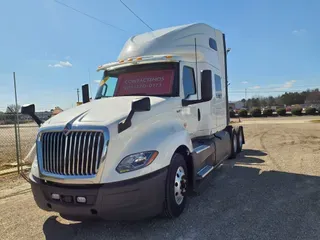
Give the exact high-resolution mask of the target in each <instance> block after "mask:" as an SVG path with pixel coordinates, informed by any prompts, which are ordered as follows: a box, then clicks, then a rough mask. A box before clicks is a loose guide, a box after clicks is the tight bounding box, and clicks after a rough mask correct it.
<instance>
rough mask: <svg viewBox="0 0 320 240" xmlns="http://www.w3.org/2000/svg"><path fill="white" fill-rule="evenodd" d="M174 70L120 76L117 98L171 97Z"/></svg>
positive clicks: (116, 91) (116, 92)
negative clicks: (125, 96) (135, 96)
mask: <svg viewBox="0 0 320 240" xmlns="http://www.w3.org/2000/svg"><path fill="white" fill-rule="evenodd" d="M173 78H174V70H156V71H143V72H135V73H125V74H121V75H119V76H118V83H117V86H116V90H115V94H114V95H115V96H124V95H138V94H141V95H169V94H171V92H172V83H173Z"/></svg>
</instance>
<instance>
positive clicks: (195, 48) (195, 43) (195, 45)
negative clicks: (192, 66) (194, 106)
mask: <svg viewBox="0 0 320 240" xmlns="http://www.w3.org/2000/svg"><path fill="white" fill-rule="evenodd" d="M194 55H195V59H196V81H197V99H199V82H198V57H197V38H195V39H194Z"/></svg>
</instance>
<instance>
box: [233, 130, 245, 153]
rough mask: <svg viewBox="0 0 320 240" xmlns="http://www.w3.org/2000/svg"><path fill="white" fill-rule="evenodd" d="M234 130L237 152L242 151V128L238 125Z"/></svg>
mask: <svg viewBox="0 0 320 240" xmlns="http://www.w3.org/2000/svg"><path fill="white" fill-rule="evenodd" d="M235 130H236V133H237V140H238V147H237V153H239V152H241V151H242V146H243V144H244V134H243V128H242V127H241V126H240V127H237V128H236V129H235Z"/></svg>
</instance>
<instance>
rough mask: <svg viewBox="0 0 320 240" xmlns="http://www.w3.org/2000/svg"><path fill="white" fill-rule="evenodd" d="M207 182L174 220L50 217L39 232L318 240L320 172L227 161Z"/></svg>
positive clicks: (55, 236) (112, 236)
mask: <svg viewBox="0 0 320 240" xmlns="http://www.w3.org/2000/svg"><path fill="white" fill-rule="evenodd" d="M248 155H249V154H248ZM244 158H247V157H244ZM248 158H249V159H250V158H251V159H252V157H248ZM255 159H256V160H255V161H256V162H257V159H258V158H255ZM260 160H261V159H260ZM261 161H263V160H261ZM258 166H259V165H257V166H256V167H258ZM207 181H208V186H207V187H206V188H205V191H203V192H202V193H201V194H200V196H197V197H191V198H190V199H189V201H188V204H187V207H186V209H185V212H184V213H183V214H182V215H181V216H180V217H179V218H177V219H174V220H167V219H164V218H159V217H156V218H152V219H147V220H143V221H137V222H107V221H96V222H83V223H74V224H72V223H70V224H69V225H65V224H61V223H59V222H58V221H57V220H56V217H53V216H52V217H49V218H48V219H47V220H46V222H45V223H44V225H43V232H44V234H45V236H46V239H48V240H52V239H61V240H62V239H78V238H81V239H98V238H99V239H100V238H105V239H218V238H219V239H235V238H236V239H273V238H275V239H318V237H319V235H320V228H319V223H320V189H319V186H320V177H318V176H309V175H303V174H296V173H287V172H282V171H264V172H261V169H259V168H255V167H254V166H250V167H249V166H237V165H233V166H232V165H228V164H226V165H223V166H222V167H221V168H220V169H219V170H217V171H215V172H213V174H211V176H209V177H208V180H207Z"/></svg>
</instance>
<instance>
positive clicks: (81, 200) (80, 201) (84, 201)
mask: <svg viewBox="0 0 320 240" xmlns="http://www.w3.org/2000/svg"><path fill="white" fill-rule="evenodd" d="M86 202H87V199H86V198H85V197H77V203H86Z"/></svg>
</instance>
